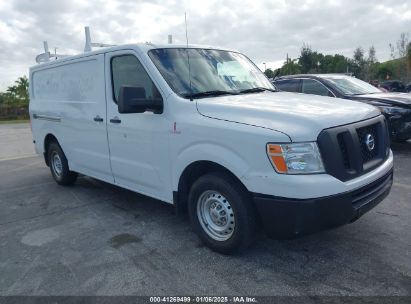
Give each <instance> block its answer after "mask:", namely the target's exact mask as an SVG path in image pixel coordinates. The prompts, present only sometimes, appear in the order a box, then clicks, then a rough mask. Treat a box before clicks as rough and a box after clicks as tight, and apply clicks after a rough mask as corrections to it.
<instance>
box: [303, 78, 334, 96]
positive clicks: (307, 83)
mask: <svg viewBox="0 0 411 304" xmlns="http://www.w3.org/2000/svg"><path fill="white" fill-rule="evenodd" d="M301 92H302V93H304V94H313V95H321V96H333V95H332V94H331V92H330V91H329V90H328V89H327V88H326V87H325V86H324V85H323V84H322V83H320V82H318V81H316V80H313V79H303V83H302V89H301Z"/></svg>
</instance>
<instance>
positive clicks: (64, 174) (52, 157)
mask: <svg viewBox="0 0 411 304" xmlns="http://www.w3.org/2000/svg"><path fill="white" fill-rule="evenodd" d="M47 157H48V163H49V166H50V171H51V175H53V178H54V180H55V181H56V182H57V183H58V184H59V185H64V186H67V185H72V184H74V182H75V181H76V179H77V173H76V172H73V171H70V169H69V166H68V162H67V158H66V156H65V154H64V152H63V150H62V149H61V147H60V146H59V144H57V143H55V142H53V143H51V144H50V145H49V148H48V153H47Z"/></svg>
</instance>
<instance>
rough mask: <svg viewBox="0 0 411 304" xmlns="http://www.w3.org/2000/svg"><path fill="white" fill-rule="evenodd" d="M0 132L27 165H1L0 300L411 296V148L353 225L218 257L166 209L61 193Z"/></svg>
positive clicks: (99, 193) (90, 192) (82, 187)
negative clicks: (385, 190) (383, 195)
mask: <svg viewBox="0 0 411 304" xmlns="http://www.w3.org/2000/svg"><path fill="white" fill-rule="evenodd" d="M27 129H28V130H29V128H28V126H27V125H26V126H25V127H24V126H21V127H20V128H19V130H20V132H22V134H26V132H27ZM0 132H1V133H0V135H1V136H0V152H2V151H3V152H4V151H6V150H7V149H9V150H7V151H20V152H19V153H20V155H21V157H23V158H19V159H12V157H11V156H10V155H7V157H8V158H7V160H5V159H6V158H5V156H4V157H3V160H2V161H0V295H195V294H199V295H259V296H268V295H361V296H365V295H411V220H410V219H411V162H410V160H411V143H405V144H396V145H393V150H394V154H395V180H394V185H393V188H392V191H391V193H390V195H389V196H388V198H387V199H385V200H384V201H383V202H382V203H381V204H379V205H378V206H377V207H376V208H374V209H373V210H371V211H370V212H369V213H367V214H366V215H365V216H363V217H362V218H360V219H359V220H358V221H356V222H354V223H352V224H349V225H346V226H343V227H340V228H337V229H334V230H331V231H325V232H321V233H317V234H314V235H310V236H307V237H303V238H300V239H296V240H289V241H276V240H272V239H268V238H266V237H265V236H263V235H261V236H259V238H258V240H257V242H256V244H255V245H254V246H253V247H252V248H250V249H249V250H248V251H246V252H244V253H243V254H241V255H237V256H224V255H220V254H217V253H214V252H212V251H210V250H209V249H208V248H206V247H204V246H203V245H202V244H201V243H200V241H199V240H198V238H197V237H196V235H195V234H194V233H193V232H192V230H191V228H190V226H189V223H188V220H187V219H186V218H184V217H177V216H175V215H174V213H173V208H172V206H170V205H167V204H165V203H162V202H159V201H157V200H154V199H151V198H148V197H145V196H142V195H139V194H136V193H133V192H130V191H127V190H123V189H121V188H118V187H115V186H112V185H109V184H106V183H103V182H100V181H97V180H94V179H92V178H89V177H84V176H82V177H80V178H79V180H78V182H77V183H76V184H75V185H74V186H72V187H61V186H58V185H57V184H56V183H55V182H54V181H53V180H52V178H51V175H50V172H49V169H48V168H47V167H46V166H45V164H44V161H43V159H42V158H41V157H39V156H34V157H25V156H27V155H30V153H31V152H30V149H29V146H28V144H27V143H26V142H23V141H26V140H27V138H26V137H25V136H23V135H21V136H20V135H19V131H16V129H15V128H13V127H10V132H16V133H14V134H13V136H9V135H4V134H7V130H6V128H4V129H1V131H0ZM5 138H6V139H8V141H5ZM18 139H19V140H18ZM30 143H31V142H30ZM5 145H13V146H14V147H13V148H10V147H9V148H4V147H5ZM19 147H20V148H19ZM13 149H15V150H13ZM7 153H9V152H7ZM5 154H6V153H4V155H5Z"/></svg>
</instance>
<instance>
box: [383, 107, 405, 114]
mask: <svg viewBox="0 0 411 304" xmlns="http://www.w3.org/2000/svg"><path fill="white" fill-rule="evenodd" d="M378 108H379V109H380V111H381V112H383V113H386V114H388V115H404V114H408V113H410V114H411V109H404V108H399V107H378Z"/></svg>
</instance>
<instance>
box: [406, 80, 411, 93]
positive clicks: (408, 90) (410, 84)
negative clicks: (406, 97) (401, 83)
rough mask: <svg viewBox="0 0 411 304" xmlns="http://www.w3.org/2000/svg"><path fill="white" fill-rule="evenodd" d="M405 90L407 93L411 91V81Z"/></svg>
mask: <svg viewBox="0 0 411 304" xmlns="http://www.w3.org/2000/svg"><path fill="white" fill-rule="evenodd" d="M405 91H406V92H407V93H411V82H410V83H409V84H407V86H406V87H405Z"/></svg>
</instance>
